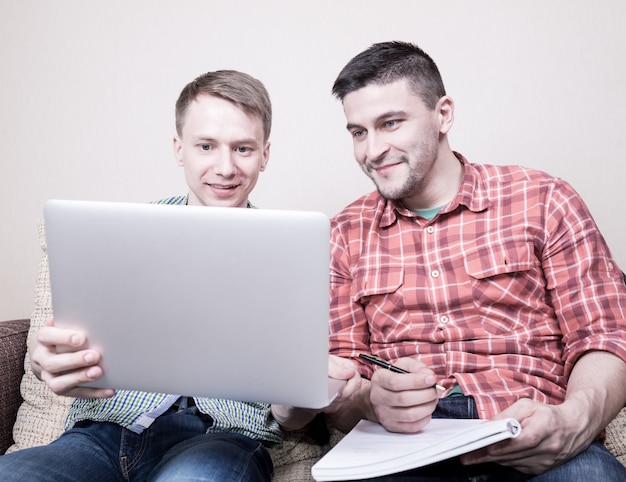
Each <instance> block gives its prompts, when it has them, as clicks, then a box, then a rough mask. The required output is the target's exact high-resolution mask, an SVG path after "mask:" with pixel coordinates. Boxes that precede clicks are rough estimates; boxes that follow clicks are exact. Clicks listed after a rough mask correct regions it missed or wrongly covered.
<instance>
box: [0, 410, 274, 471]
mask: <svg viewBox="0 0 626 482" xmlns="http://www.w3.org/2000/svg"><path fill="white" fill-rule="evenodd" d="M211 423H212V420H211V418H210V417H208V416H205V415H202V414H200V413H198V411H197V408H196V407H195V406H194V407H188V408H184V409H175V408H171V409H169V410H168V411H167V412H165V413H164V414H163V415H161V416H160V417H159V418H157V420H155V422H154V423H153V424H152V426H151V427H150V428H148V429H147V430H145V431H144V432H143V433H142V434H140V435H138V434H135V433H133V432H131V431H129V430H126V429H124V428H122V427H120V426H119V425H116V424H112V423H102V422H82V423H79V424H78V426H77V427H74V428H73V429H71V430H68V431H67V432H65V433H64V434H63V435H61V437H59V439H58V440H55V441H54V442H52V443H51V444H49V445H45V446H42V447H34V448H30V449H24V450H21V451H18V452H14V453H12V454H8V455H2V456H0V480H2V481H3V482H12V481H15V482H18V481H19V482H24V481H31V480H32V481H35V480H36V481H37V482H47V481H49V482H61V481H67V482H84V481H86V480H89V481H90V482H97V481H102V482H104V481H107V482H111V481H151V482H156V481H160V482H162V481H168V482H170V481H182V480H185V481H188V482H189V481H213V482H226V481H228V482H235V481H237V482H244V481H245V482H248V481H269V480H271V478H272V475H273V470H274V469H273V465H272V460H271V458H270V456H269V453H268V451H267V449H266V448H265V447H264V446H263V444H262V443H261V442H259V441H255V440H252V439H250V438H249V437H246V436H243V435H239V434H235V433H215V434H214V433H209V434H207V433H206V430H207V429H208V428H209V427H210V426H211Z"/></svg>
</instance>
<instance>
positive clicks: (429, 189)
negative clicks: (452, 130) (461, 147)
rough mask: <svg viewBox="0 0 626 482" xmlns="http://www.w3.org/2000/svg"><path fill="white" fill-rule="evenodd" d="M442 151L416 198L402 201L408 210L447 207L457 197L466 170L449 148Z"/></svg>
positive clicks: (446, 147) (412, 197)
mask: <svg viewBox="0 0 626 482" xmlns="http://www.w3.org/2000/svg"><path fill="white" fill-rule="evenodd" d="M444 144H445V145H444V146H442V147H444V148H443V149H440V153H439V156H438V157H437V160H436V161H435V164H434V166H433V168H432V171H431V172H430V173H429V175H428V177H427V178H425V180H424V185H423V186H422V188H421V189H420V190H419V192H417V193H416V194H415V195H414V196H411V197H408V198H405V199H402V203H403V204H404V206H405V207H406V208H407V209H411V210H414V211H415V210H428V209H434V208H437V207H441V206H445V205H446V204H448V202H450V201H451V200H452V199H453V198H454V196H456V194H457V192H458V191H459V188H460V187H461V183H462V182H463V176H464V174H465V168H464V167H463V163H462V162H461V161H460V160H459V159H457V157H456V156H455V155H454V152H452V150H451V149H450V148H449V147H448V146H447V143H444Z"/></svg>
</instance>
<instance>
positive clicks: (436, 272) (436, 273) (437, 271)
mask: <svg viewBox="0 0 626 482" xmlns="http://www.w3.org/2000/svg"><path fill="white" fill-rule="evenodd" d="M430 275H431V276H432V277H433V278H439V270H437V269H434V270H432V271H431V272H430Z"/></svg>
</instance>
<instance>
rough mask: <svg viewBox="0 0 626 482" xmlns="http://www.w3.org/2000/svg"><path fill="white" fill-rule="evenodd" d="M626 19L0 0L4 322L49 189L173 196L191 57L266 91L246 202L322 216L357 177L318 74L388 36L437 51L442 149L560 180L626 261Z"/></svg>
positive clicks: (448, 9) (15, 312) (617, 12)
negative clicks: (178, 110) (267, 116)
mask: <svg viewBox="0 0 626 482" xmlns="http://www.w3.org/2000/svg"><path fill="white" fill-rule="evenodd" d="M625 24H626V3H624V2H622V1H621V0H596V1H593V2H592V1H589V0H552V1H550V2H545V1H543V0H523V1H513V0H511V1H506V2H504V1H497V0H493V1H488V0H478V1H471V2H468V1H464V0H447V1H445V0H444V1H437V2H435V1H419V0H408V1H380V0H378V1H371V0H358V1H354V0H339V1H338V0H316V1H315V2H298V1H279V0H274V1H272V0H266V1H263V2H260V1H259V2H252V1H250V2H245V1H238V0H230V1H211V0H176V1H152V0H134V1H128V0H109V1H107V2H95V1H84V0H55V1H48V0H21V1H19V2H18V1H13V0H0V209H1V224H0V320H1V319H9V318H16V317H28V316H30V313H31V311H32V305H33V287H34V283H35V278H36V273H37V266H38V262H39V257H40V251H39V247H38V244H37V235H36V225H37V221H38V219H39V218H40V217H41V207H42V203H43V202H44V201H45V200H46V199H49V198H65V199H91V200H114V201H132V202H144V201H148V200H153V199H156V198H160V197H165V196H169V195H174V194H180V193H184V192H186V189H185V184H184V181H183V177H182V171H180V170H179V168H178V167H176V165H175V163H174V158H173V155H172V148H171V139H172V136H173V133H174V121H173V110H174V102H175V100H176V98H177V96H178V93H179V92H180V89H181V88H182V87H183V85H184V84H185V83H187V82H188V81H189V80H191V79H192V78H194V77H195V76H197V75H198V74H200V73H203V72H205V71H208V70H214V69H220V68H234V69H240V70H244V71H246V72H249V73H251V74H252V75H254V76H256V77H258V78H260V79H261V80H263V81H264V83H265V84H266V86H267V87H268V90H269V91H270V94H271V96H272V100H273V104H274V115H275V123H274V128H273V133H272V136H271V140H272V154H271V161H270V164H269V167H268V170H267V171H266V172H265V173H264V174H263V175H262V176H261V178H260V181H259V184H258V186H257V189H256V191H255V192H254V193H253V196H252V200H253V202H255V203H256V204H257V205H259V206H261V207H265V208H278V209H283V208H284V209H311V210H319V211H323V212H325V213H327V214H328V215H332V214H334V213H335V212H337V211H338V210H339V209H341V208H342V207H343V206H344V205H345V204H347V203H348V202H350V201H351V200H352V199H354V198H356V197H357V196H359V195H360V194H363V193H365V192H367V191H370V190H371V189H372V186H371V184H370V182H369V181H368V180H367V179H366V178H365V176H364V175H363V174H361V172H360V171H359V169H358V167H357V166H356V164H355V163H354V161H353V157H352V150H351V141H350V138H349V136H348V135H347V133H346V132H345V130H344V123H345V120H344V118H343V113H342V110H341V105H340V104H339V103H338V102H337V101H335V100H334V99H333V98H331V96H330V87H331V85H332V82H333V80H334V78H335V76H336V75H337V73H338V72H339V70H340V69H341V67H342V66H343V65H344V64H345V63H346V62H347V61H348V59H350V58H351V57H352V56H353V55H355V54H356V53H357V52H359V51H361V50H362V49H364V48H366V47H367V46H369V45H370V44H372V43H374V42H379V41H385V40H394V39H400V40H410V41H414V42H417V43H418V44H419V45H421V46H422V47H423V48H424V49H425V50H426V51H427V52H429V53H430V54H431V55H432V56H433V58H434V59H435V61H436V62H437V63H438V65H439V68H440V70H441V72H442V75H443V77H444V82H445V83H446V87H447V90H448V93H449V94H450V95H451V96H452V97H453V98H454V99H455V101H456V123H455V126H454V128H453V131H452V134H451V142H452V146H453V148H454V149H456V150H458V151H460V152H462V153H463V154H465V155H466V156H467V157H469V159H470V160H471V161H473V162H486V163H495V164H508V163H515V164H524V165H528V166H532V167H537V168H540V169H543V170H546V171H548V172H551V173H553V174H556V175H558V176H561V177H563V178H565V179H567V180H568V181H570V182H571V183H572V184H573V185H574V187H575V188H576V189H577V190H578V191H579V192H580V193H581V194H582V195H583V197H584V198H585V200H586V201H587V203H588V205H589V207H590V209H591V211H592V213H593V214H594V217H595V218H596V221H597V222H598V224H599V225H600V228H601V229H602V231H603V232H604V234H605V237H606V238H607V240H608V242H609V246H610V247H611V249H612V250H613V252H614V254H615V256H616V257H617V260H618V262H619V263H620V264H621V265H622V266H623V267H625V268H626V226H625V223H624V205H623V203H622V197H623V195H622V193H623V191H624V189H623V186H624V179H623V178H624V173H625V172H626V169H625V168H624V166H623V163H624V156H625V155H626V154H625V153H626V136H625V135H624V134H623V130H624V128H625V127H626V95H625V85H626V62H625V61H624V59H625V58H626V31H625V30H624V25H625Z"/></svg>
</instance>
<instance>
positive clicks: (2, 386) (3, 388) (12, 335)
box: [0, 320, 30, 454]
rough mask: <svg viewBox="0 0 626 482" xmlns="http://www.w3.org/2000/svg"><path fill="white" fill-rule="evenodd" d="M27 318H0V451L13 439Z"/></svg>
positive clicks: (18, 402)
mask: <svg viewBox="0 0 626 482" xmlns="http://www.w3.org/2000/svg"><path fill="white" fill-rule="evenodd" d="M29 325H30V320H13V321H2V322H0V454H3V453H4V452H5V451H6V449H7V448H8V447H9V446H10V445H11V444H12V443H13V435H12V431H13V424H14V423H15V416H16V414H17V410H18V408H19V406H20V404H21V403H22V397H21V395H20V382H21V380H22V375H24V356H25V355H26V336H27V334H28V327H29Z"/></svg>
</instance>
